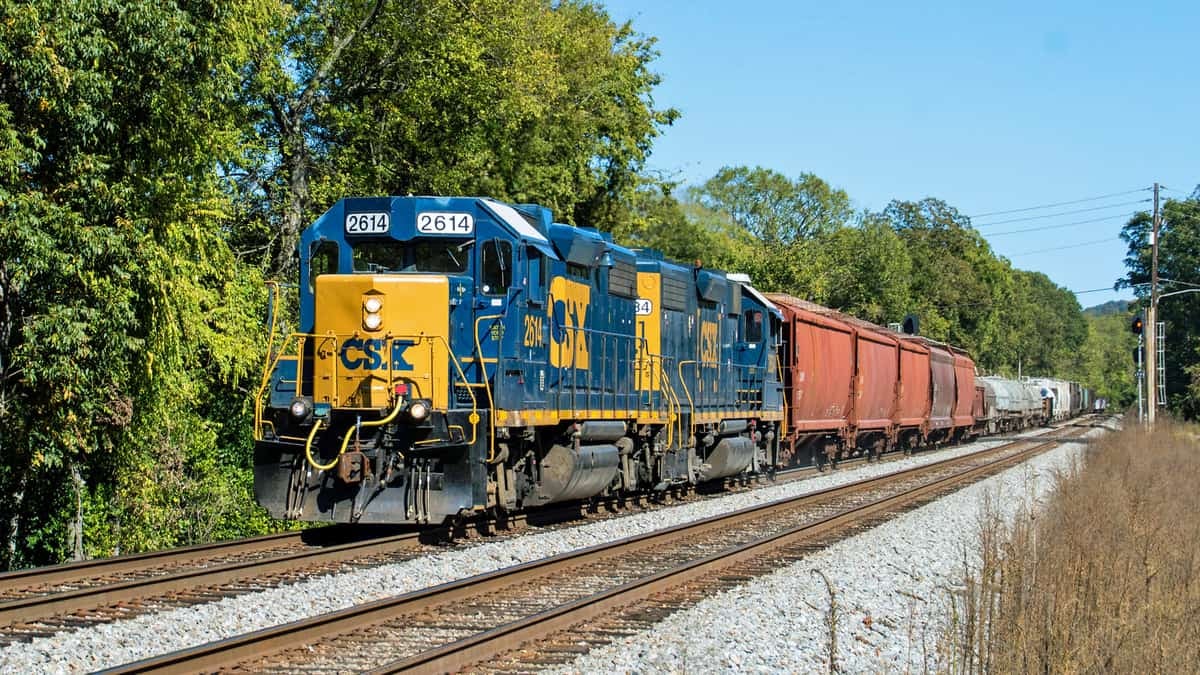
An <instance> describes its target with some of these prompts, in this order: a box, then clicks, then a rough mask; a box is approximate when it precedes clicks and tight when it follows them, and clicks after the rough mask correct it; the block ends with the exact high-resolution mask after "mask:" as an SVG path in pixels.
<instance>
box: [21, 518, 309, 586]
mask: <svg viewBox="0 0 1200 675" xmlns="http://www.w3.org/2000/svg"><path fill="white" fill-rule="evenodd" d="M303 534H304V533H303V532H281V533H279V534H265V535H262V536H259V537H251V538H249V539H239V540H236V541H227V542H216V543H212V544H197V545H195V546H185V547H182V548H172V549H164V550H162V551H150V552H147V553H133V554H130V555H122V556H115V557H111V558H95V559H92V560H80V561H77V562H69V563H63V564H61V565H52V566H49V567H31V568H28V569H22V570H13V571H11V572H0V594H3V593H8V592H12V591H20V590H26V589H28V588H30V587H31V586H33V585H35V584H36V585H43V586H52V585H62V584H69V583H75V582H79V581H83V580H86V579H92V578H95V577H101V576H106V575H110V574H121V573H125V572H133V571H144V570H146V569H148V568H151V567H154V566H156V565H169V564H174V563H177V562H182V561H188V560H192V559H195V558H199V557H201V556H203V555H204V554H210V556H209V557H219V556H222V555H231V554H238V553H246V552H253V551H259V550H268V549H271V548H276V547H279V546H287V545H290V544H294V543H301V536H302V535H303Z"/></svg>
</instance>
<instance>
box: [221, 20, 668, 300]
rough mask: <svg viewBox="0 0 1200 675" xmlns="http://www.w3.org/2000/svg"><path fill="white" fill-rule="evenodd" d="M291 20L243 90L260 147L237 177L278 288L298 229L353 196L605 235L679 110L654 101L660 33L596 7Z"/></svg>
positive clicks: (253, 234) (254, 237) (250, 244)
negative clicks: (448, 203)
mask: <svg viewBox="0 0 1200 675" xmlns="http://www.w3.org/2000/svg"><path fill="white" fill-rule="evenodd" d="M291 10H292V11H291V15H290V16H289V17H287V18H286V20H284V21H281V22H279V23H278V24H277V25H276V26H275V27H274V28H273V30H272V31H271V36H272V39H273V40H274V42H275V45H274V47H273V51H269V52H267V54H266V55H265V57H264V58H262V59H260V60H258V61H257V64H256V66H255V67H254V69H253V77H252V78H250V79H249V84H248V86H247V88H246V91H245V94H244V95H245V99H246V101H247V103H248V105H249V106H250V108H251V109H252V110H256V111H258V117H257V121H256V123H255V124H254V125H253V126H252V127H250V128H251V129H253V134H254V135H253V138H252V139H250V140H254V139H257V138H263V139H266V140H264V141H262V142H261V143H260V144H259V149H258V151H257V152H256V153H251V154H248V155H247V160H248V164H249V165H248V166H247V167H246V168H245V169H244V170H241V171H239V172H238V173H239V175H241V176H243V177H244V185H243V192H242V193H243V194H244V195H245V196H247V198H249V199H250V200H251V201H252V202H253V201H254V199H255V198H256V197H261V199H259V200H258V202H257V203H254V204H252V205H251V206H250V207H249V208H247V210H246V213H247V214H248V215H249V216H250V217H251V218H250V222H249V223H248V225H249V226H250V227H249V228H248V233H249V236H247V237H246V239H247V242H246V248H247V250H252V249H254V248H255V247H256V246H258V247H265V249H266V250H268V251H270V252H271V253H270V259H271V261H272V262H271V264H270V269H271V270H272V271H273V272H274V273H276V274H279V275H281V276H283V277H285V278H286V277H288V276H290V275H291V273H292V272H293V271H294V267H293V264H294V263H293V251H294V249H295V246H296V243H297V238H298V235H299V231H300V229H301V228H302V227H303V225H304V224H306V223H307V222H309V221H311V220H312V218H314V217H315V216H316V215H317V214H319V213H320V212H321V211H323V210H324V209H325V208H326V207H327V206H328V205H329V204H330V203H332V202H333V201H335V200H336V199H339V198H341V197H343V196H345V195H347V194H408V193H417V194H484V195H488V196H491V197H495V198H498V199H504V200H509V201H515V202H538V203H541V204H543V205H545V206H549V207H550V208H552V209H553V210H554V212H555V214H556V215H557V216H558V217H559V218H562V219H564V220H565V221H566V222H576V223H580V224H587V225H591V226H595V227H600V228H602V229H611V228H612V227H613V226H615V225H616V224H617V223H619V222H621V220H622V219H623V218H625V217H626V216H627V215H628V213H629V210H630V208H632V206H631V202H633V201H634V200H635V199H636V198H637V192H638V190H639V189H640V188H641V187H642V185H643V183H644V179H643V178H642V177H641V176H640V175H639V171H640V169H641V167H642V165H643V163H644V161H645V159H646V157H647V155H648V153H649V150H650V145H651V142H652V140H653V139H654V137H656V136H657V135H658V133H659V130H660V128H661V127H663V126H665V125H669V124H670V123H671V122H672V120H674V119H675V116H676V115H677V113H676V112H675V111H674V110H658V109H655V108H654V106H653V101H652V99H651V92H652V90H653V88H654V86H655V85H657V84H658V76H657V75H655V74H654V73H653V72H651V71H650V70H649V67H650V63H651V62H652V61H653V60H654V58H655V57H656V56H657V53H656V52H655V51H654V47H653V45H654V41H653V40H652V39H649V38H645V37H642V36H639V35H637V34H636V33H635V32H634V31H633V29H632V27H631V25H630V24H628V23H626V24H622V25H618V24H615V23H614V22H613V21H612V20H611V19H610V17H609V16H608V15H607V14H606V13H605V12H604V11H603V10H602V9H601V8H599V7H598V6H596V5H594V4H592V3H589V2H581V1H568V2H558V3H550V2H547V1H546V0H517V1H516V2H513V1H510V0H504V1H501V0H481V1H480V2H472V3H461V2H457V1H455V0H419V1H417V2H409V3H383V2H381V1H379V0H377V1H376V2H374V3H371V4H369V5H367V6H363V5H361V4H358V3H334V4H332V5H328V6H326V5H322V6H321V11H316V7H315V6H314V4H313V3H311V2H310V1H306V0H294V1H293V2H292V4H291ZM259 223H263V225H260V224H259ZM264 240H265V241H264Z"/></svg>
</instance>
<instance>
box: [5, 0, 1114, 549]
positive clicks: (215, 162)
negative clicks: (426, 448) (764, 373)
mask: <svg viewBox="0 0 1200 675" xmlns="http://www.w3.org/2000/svg"><path fill="white" fill-rule="evenodd" d="M655 57H656V52H655V51H654V41H653V39H651V38H647V37H645V36H642V35H639V34H638V33H636V32H635V31H634V29H633V28H632V26H630V25H629V24H618V23H615V22H613V21H612V20H611V18H610V17H609V16H608V15H607V14H606V13H605V12H604V10H603V9H602V8H600V7H598V6H595V5H593V4H591V3H589V2H587V1H586V0H565V1H555V2H551V1H550V0H503V1H501V0H473V1H472V2H465V3H464V2H459V1H457V0H416V1H412V2H404V3H397V2H385V1H384V0H371V1H367V0H331V1H328V2H321V3H315V2H305V1H303V0H292V1H291V2H280V1H279V0H242V1H241V2H237V3H227V2H218V1H217V0H175V1H174V2H152V1H150V0H93V1H92V2H88V3H72V2H61V1H60V0H0V509H2V512H3V514H4V515H3V517H0V533H2V535H3V539H4V542H5V544H6V545H5V546H4V547H3V550H0V566H3V567H20V566H27V565H32V564H43V563H49V562H56V561H61V560H66V559H70V558H78V557H86V556H98V555H111V554H115V553H127V552H133V551H138V550H145V549H153V548H162V547H167V546H172V545H179V544H185V543H192V542H198V541H208V540H213V539H219V538H227V537H233V536H240V535H246V534H251V533H256V532H263V531H267V530H269V529H272V528H275V527H278V525H277V524H275V523H272V522H270V521H269V520H268V519H267V518H266V517H265V516H264V515H263V513H262V512H261V511H260V510H259V509H257V508H256V507H254V506H253V504H252V498H251V492H250V485H251V472H250V462H251V456H250V447H251V442H250V396H251V394H252V392H253V391H254V390H255V389H256V387H257V386H258V382H259V377H260V370H261V365H262V359H263V353H264V350H265V344H264V342H263V341H264V339H265V332H266V331H265V330H264V329H263V325H262V319H263V314H264V308H265V292H264V290H263V281H264V280H265V279H268V278H278V279H282V280H285V281H287V280H290V279H291V277H292V276H293V275H294V272H295V269H296V261H297V258H296V245H297V241H298V236H299V232H300V231H301V230H302V229H303V227H304V226H305V225H306V224H307V223H309V222H311V220H312V219H313V218H314V217H315V216H316V215H318V214H319V213H321V212H322V211H324V210H325V209H326V208H327V207H328V206H329V205H330V204H332V203H333V202H334V201H336V200H337V199H339V198H341V197H343V196H346V195H371V194H408V193H415V194H480V195H488V196H492V197H496V198H498V199H502V200H507V201H513V202H538V203H541V204H545V205H547V206H549V207H551V208H553V209H554V211H555V213H556V214H557V215H558V217H559V218H560V219H562V220H564V221H566V222H571V223H576V224H586V225H590V226H595V227H598V228H600V229H604V230H608V231H612V232H613V233H614V234H615V235H616V236H617V238H618V240H620V241H623V242H626V243H629V244H632V245H649V246H655V247H658V248H661V249H663V250H665V251H666V252H668V253H669V254H670V255H672V256H674V257H677V258H680V259H684V260H691V259H695V258H698V259H701V260H704V261H705V264H709V265H712V266H719V267H723V268H726V269H737V270H742V271H746V272H749V273H750V274H752V275H753V276H754V277H755V279H756V281H757V282H758V283H759V284H760V285H761V286H763V287H765V288H771V289H778V290H785V291H791V292H793V293H796V294H799V295H803V296H805V297H810V298H812V299H814V300H816V301H818V302H822V303H825V304H828V305H831V306H835V307H838V308H841V309H843V310H845V311H848V312H851V313H854V314H858V315H860V316H863V317H865V318H868V319H871V320H874V321H879V322H887V321H894V320H898V319H899V318H900V317H902V316H903V315H904V314H907V313H909V312H913V313H916V314H918V315H919V316H920V317H921V321H922V329H923V332H925V333H926V334H928V335H931V336H933V337H936V338H940V339H947V340H950V341H951V342H954V343H956V344H960V345H963V346H965V347H967V348H969V349H970V350H971V351H972V352H973V353H974V354H976V355H977V356H978V358H979V360H980V364H981V365H982V366H983V367H985V368H987V369H989V370H997V371H1003V372H1008V373H1010V374H1015V372H1016V369H1017V366H1018V363H1019V364H1020V365H1021V367H1022V369H1023V370H1024V371H1025V372H1035V371H1037V372H1053V373H1056V374H1059V375H1066V376H1072V377H1077V378H1080V379H1088V378H1087V377H1086V375H1087V373H1088V370H1089V369H1090V368H1093V367H1094V366H1095V364H1092V363H1090V362H1089V360H1088V357H1087V354H1088V349H1087V345H1088V344H1090V343H1089V340H1090V339H1091V338H1090V337H1089V336H1092V335H1094V332H1093V331H1090V330H1089V328H1088V324H1087V323H1086V322H1085V321H1084V319H1083V317H1082V316H1081V314H1080V308H1079V306H1078V304H1077V303H1076V301H1075V299H1074V297H1073V296H1072V295H1071V294H1070V293H1068V292H1066V291H1065V290H1063V289H1060V288H1057V287H1055V285H1054V284H1053V283H1052V282H1050V280H1049V279H1047V278H1046V277H1045V276H1044V275H1041V274H1037V273H1030V272H1024V271H1020V270H1015V269H1013V268H1012V267H1011V265H1010V264H1009V263H1008V262H1007V261H1005V260H1003V259H1001V258H997V257H996V256H995V255H994V254H993V253H992V252H991V250H990V249H989V247H988V245H987V243H986V242H985V241H984V240H983V239H982V238H981V237H980V236H979V234H978V233H977V232H976V231H974V230H973V229H971V228H970V224H969V221H968V220H967V219H966V218H964V217H963V216H962V215H961V214H959V213H958V212H957V211H955V210H954V209H953V208H952V207H950V206H948V205H946V204H944V203H942V202H940V201H937V200H933V199H926V200H923V201H919V202H894V203H893V204H891V205H890V206H889V207H888V208H887V209H885V210H884V211H883V212H882V213H858V212H854V211H853V210H852V209H851V207H850V201H849V197H848V196H847V194H846V193H845V192H843V191H840V190H836V189H833V188H831V187H830V186H828V185H827V184H826V183H825V182H824V181H822V180H820V179H819V178H817V177H815V176H810V175H804V176H800V177H798V178H788V177H785V176H781V175H779V174H777V173H774V172H772V171H769V170H766V169H748V168H733V169H727V170H723V171H721V172H720V173H719V174H718V175H716V176H714V177H713V178H712V179H711V180H710V181H708V182H706V183H705V184H703V185H700V186H694V187H691V188H688V189H683V188H682V187H680V186H678V185H675V184H673V183H671V182H669V181H666V180H663V179H662V178H661V177H657V176H654V175H652V174H650V173H649V172H647V171H646V170H645V168H644V165H645V160H646V158H647V156H648V155H649V153H650V150H651V147H652V143H653V141H654V139H655V138H656V137H657V136H658V135H659V134H660V133H661V132H662V131H663V130H664V128H666V127H668V126H669V125H670V124H671V122H672V121H673V120H674V119H675V118H676V116H677V115H678V113H677V111H675V110H671V109H665V108H662V107H659V106H656V105H655V103H654V100H653V96H652V95H653V91H654V88H655V86H656V85H657V83H658V76H657V75H656V74H655V73H654V72H653V71H652V70H651V65H652V63H653V61H654V59H655Z"/></svg>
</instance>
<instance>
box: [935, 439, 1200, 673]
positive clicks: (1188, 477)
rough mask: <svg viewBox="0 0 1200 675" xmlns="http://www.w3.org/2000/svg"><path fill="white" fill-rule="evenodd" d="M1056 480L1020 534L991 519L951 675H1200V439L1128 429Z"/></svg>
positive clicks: (969, 578) (957, 611) (952, 633)
mask: <svg viewBox="0 0 1200 675" xmlns="http://www.w3.org/2000/svg"><path fill="white" fill-rule="evenodd" d="M1055 482H1056V487H1055V492H1054V494H1053V496H1052V498H1051V499H1050V500H1049V501H1048V503H1046V504H1045V505H1044V507H1043V508H1042V509H1040V510H1037V511H1030V510H1028V509H1026V510H1023V511H1022V513H1021V514H1020V515H1019V516H1018V517H1017V518H1016V520H1015V521H1014V522H1013V523H1011V524H1006V523H1005V522H1004V520H1003V519H1001V518H999V517H997V516H995V512H996V510H995V509H994V508H991V509H987V508H985V512H988V513H990V514H992V515H990V516H985V518H984V521H983V526H982V527H981V528H980V532H981V534H980V541H979V550H978V551H977V552H974V553H976V554H978V555H979V556H980V560H979V561H978V562H977V563H976V564H975V565H969V566H968V567H969V569H971V570H972V571H970V572H968V574H967V575H966V578H965V580H964V586H963V588H960V589H957V590H956V592H955V593H954V594H953V595H952V621H951V627H950V629H949V631H948V633H947V634H946V635H945V637H944V643H943V646H944V648H945V650H946V651H945V652H944V653H946V654H948V656H949V657H950V659H949V663H948V664H947V665H948V666H949V669H950V670H951V671H952V672H958V673H983V672H987V673H1029V672H1038V673H1094V672H1118V673H1192V672H1200V430H1197V428H1196V427H1194V426H1184V425H1180V424H1171V423H1161V424H1160V425H1159V426H1158V427H1157V428H1156V429H1155V430H1154V432H1153V433H1148V432H1146V431H1144V430H1142V429H1140V428H1136V426H1131V428H1129V429H1127V430H1125V431H1123V432H1120V433H1117V434H1110V435H1109V436H1106V437H1103V438H1102V439H1101V440H1100V441H1098V442H1096V443H1093V444H1092V445H1091V446H1090V448H1089V450H1088V452H1087V454H1086V456H1085V459H1084V461H1083V462H1082V464H1081V465H1080V466H1076V467H1074V468H1073V469H1072V470H1071V471H1069V472H1067V473H1065V474H1063V475H1060V476H1058V477H1057V479H1056V481H1055ZM979 562H981V563H982V564H981V565H979V564H978V563H979Z"/></svg>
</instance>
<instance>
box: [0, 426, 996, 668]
mask: <svg viewBox="0 0 1200 675" xmlns="http://www.w3.org/2000/svg"><path fill="white" fill-rule="evenodd" d="M1002 442H1004V441H986V442H981V443H974V444H970V445H967V446H962V447H959V448H951V449H949V450H945V451H941V452H936V453H922V454H918V455H917V456H915V457H910V458H903V459H898V460H895V461H892V462H887V463H883V464H871V465H865V466H861V467H858V468H855V469H848V470H845V471H841V472H837V473H833V474H826V475H821V476H818V477H815V478H812V479H808V480H801V481H794V482H790V483H786V484H779V485H771V486H768V487H763V488H761V489H756V490H751V491H746V492H741V493H737V494H731V495H727V496H723V497H719V498H715V499H708V500H705V501H701V502H695V503H690V504H683V505H679V506H675V507H669V508H662V509H657V510H654V511H649V512H641V513H635V514H631V515H629V516H626V517H621V518H613V519H610V520H604V521H600V522H595V523H590V524H584V525H580V526H578V527H572V528H565V529H557V530H554V531H549V532H536V531H531V532H530V533H529V534H526V535H524V536H519V537H513V538H511V539H507V540H504V541H496V542H486V543H481V544H477V545H470V546H463V547H459V548H456V549H454V550H447V551H444V552H438V553H434V554H431V555H428V556H424V557H421V558H417V559H413V560H409V561H405V562H402V563H396V564H391V565H384V566H380V567H375V568H370V569H363V570H356V571H352V572H347V573H343V574H339V575H331V576H325V577H319V578H315V579H310V580H307V581H303V582H300V583H297V584H292V585H288V586H284V587H280V588H275V589H270V590H266V591H263V592H260V593H252V594H246V595H241V596H238V597H233V598H224V599H222V600H219V601H217V602H214V603H209V604H204V605H197V606H193V607H186V608H181V609H173V610H168V611H164V612H161V613H158V614H147V615H143V616H138V617H135V618H132V619H129V620H126V621H119V622H115V623H110V624H104V625H98V626H90V627H86V628H82V629H79V630H74V631H64V632H62V633H58V634H56V635H54V636H50V637H45V638H36V639H34V640H33V641H31V642H22V643H15V644H12V645H9V646H7V647H5V648H3V649H0V671H3V672H83V671H92V670H98V669H103V668H109V667H113V666H116V665H120V664H124V663H129V662H132V661H136V660H140V659H144V658H149V657H151V656H156V655H159V654H163V653H167V652H170V651H175V650H179V649H184V648H187V647H192V646H196V645H200V644H204V643H206V642H211V641H214V640H220V639H224V638H228V637H232V636H235V635H240V634H243V633H247V632H250V631H253V630H257V629H261V628H266V627H270V626H275V625H279V624H283V623H287V622H291V621H296V620H300V619H304V618H307V617H311V616H315V615H318V614H321V613H325V612H331V611H335V610H338V609H343V608H346V607H350V606H352V605H355V604H361V603H365V602H369V601H372V600H377V599H380V598H384V597H389V596H393V595H399V594H402V593H407V592H411V591H415V590H420V589H422V588H427V587H430V586H434V585H437V584H441V583H445V582H448V581H454V580H457V579H463V578H466V577H469V576H473V575H476V574H481V573H484V572H490V571H493V570H497V569H500V568H503V567H508V566H512V565H516V564H519V563H523V562H527V561H531V560H537V559H539V558H544V557H547V556H551V555H556V554H558V553H563V552H567V551H572V550H576V549H580V548H584V547H587V546H592V545H595V544H599V543H603V542H607V541H612V540H615V539H619V538H622V537H627V536H631V535H635V534H641V533H644V532H650V531H653V530H657V529H663V528H667V527H671V526H674V525H678V524H680V523H685V522H691V521H694V520H699V519H701V518H705V517H708V516H712V515H716V514H718V513H723V512H727V511H733V510H736V509H740V508H745V507H748V506H753V505H756V504H762V503H765V502H769V501H773V500H777V499H782V498H785V497H790V496H794V495H797V494H803V493H806V492H812V491H816V490H820V489H824V488H828V487H832V486H835V485H841V484H845V483H848V482H853V481H855V480H860V479H863V478H866V477H869V476H875V475H880V474H885V473H891V472H895V471H900V470H902V469H906V468H909V467H912V466H919V465H923V464H928V463H931V462H934V461H939V460H942V459H946V458H948V457H953V456H958V455H962V454H967V453H969V452H974V451H976V450H981V449H984V448H986V447H992V446H995V445H999V444H1001V443H1002ZM932 506H936V505H932ZM927 508H928V507H927ZM956 527H958V528H960V529H961V527H962V525H959V526H956ZM916 540H917V542H918V543H920V542H922V541H924V540H925V539H922V538H921V537H917V539H916ZM920 546H924V544H920ZM897 548H898V549H899V550H900V551H903V550H904V549H903V547H897ZM889 550H890V549H889ZM871 555H872V556H875V555H876V554H875V553H872V554H871ZM896 557H897V559H898V560H913V559H914V557H915V556H913V555H911V553H910V552H903V553H898V554H897V556H896ZM860 559H861V558H860ZM885 568H886V566H881V565H875V566H874V569H873V570H872V571H871V572H870V573H871V574H881V573H883V571H884V570H885ZM804 574H805V575H806V576H808V577H811V576H812V575H811V574H809V573H807V572H805V573H804ZM831 580H832V577H831ZM808 583H810V584H811V581H809V582H808ZM835 583H838V582H835ZM876 583H877V584H878V583H884V582H882V581H879V582H876ZM839 588H840V586H839ZM826 604H827V603H826ZM826 604H817V606H818V607H824V606H826ZM812 616H813V617H817V614H816V613H815V612H814V613H812ZM714 621H715V623H713V624H709V623H708V622H707V621H706V623H705V625H713V627H714V628H713V630H714V631H715V630H716V629H717V628H718V627H719V625H720V623H721V622H720V621H719V620H715V619H714ZM795 628H796V629H795V630H794V631H789V633H788V634H789V635H790V636H792V637H789V638H788V639H790V640H795V639H807V637H806V635H807V634H808V633H810V632H811V631H809V630H806V629H804V628H803V627H801V626H797V627H795ZM761 637H762V636H758V637H754V638H752V639H750V638H747V639H746V640H745V641H744V642H745V648H746V649H749V650H751V651H753V649H754V647H753V646H752V645H755V644H762V639H761ZM733 656H736V654H734V655H733ZM614 658H615V657H614ZM737 658H741V657H737ZM615 662H616V661H614V663H615ZM636 662H637V661H636V660H635V661H632V662H631V663H636ZM666 663H668V662H664V667H668V668H669V667H670V666H667V665H666ZM806 663H807V662H806ZM631 667H632V666H631ZM618 668H620V667H619V666H618Z"/></svg>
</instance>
